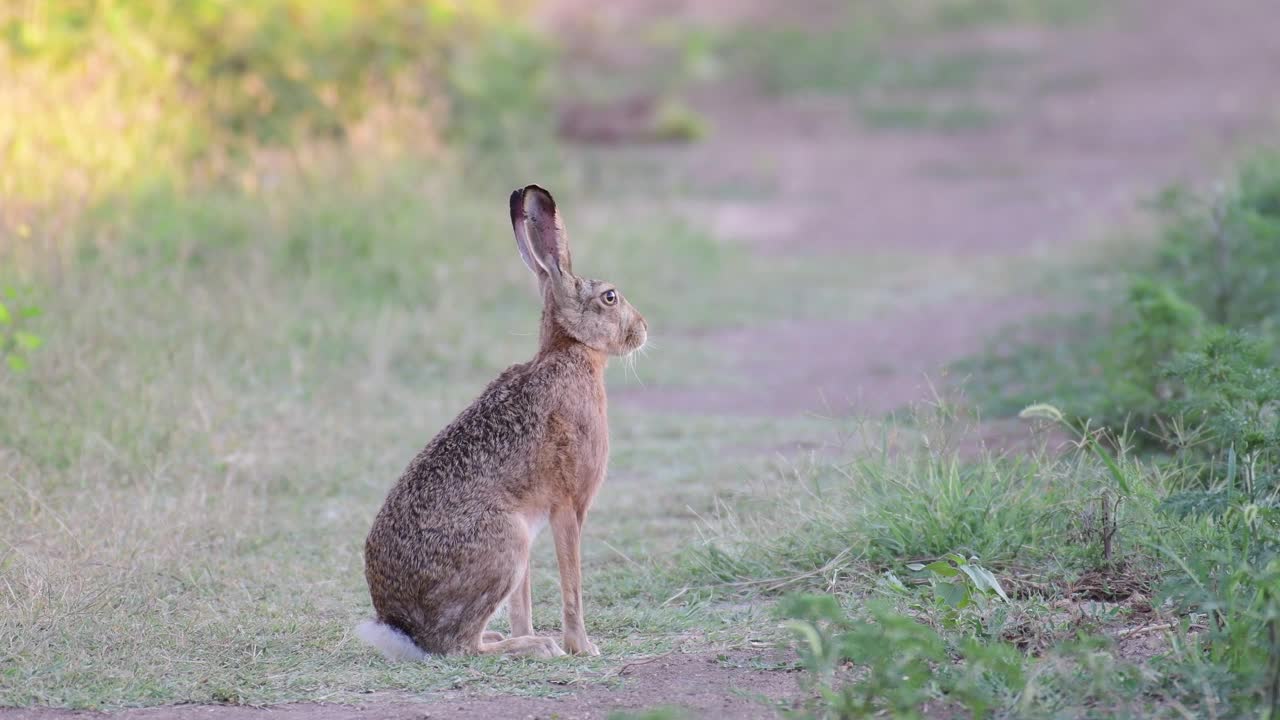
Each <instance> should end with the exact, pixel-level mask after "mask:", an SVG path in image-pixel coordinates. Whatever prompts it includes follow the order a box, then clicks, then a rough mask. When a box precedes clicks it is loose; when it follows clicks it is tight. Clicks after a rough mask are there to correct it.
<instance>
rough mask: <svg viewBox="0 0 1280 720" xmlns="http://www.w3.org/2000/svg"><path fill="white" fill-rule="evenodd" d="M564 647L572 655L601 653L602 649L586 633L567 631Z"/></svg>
mask: <svg viewBox="0 0 1280 720" xmlns="http://www.w3.org/2000/svg"><path fill="white" fill-rule="evenodd" d="M564 649H565V652H567V653H569V654H570V655H599V654H600V649H599V648H597V647H596V645H595V643H593V642H591V641H590V640H588V639H587V634H586V633H565V634H564Z"/></svg>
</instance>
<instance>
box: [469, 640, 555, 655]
mask: <svg viewBox="0 0 1280 720" xmlns="http://www.w3.org/2000/svg"><path fill="white" fill-rule="evenodd" d="M477 651H478V652H479V653H480V654H481V655H528V656H531V657H539V658H551V657H558V656H560V655H564V651H563V650H561V649H560V646H559V645H557V644H556V641H555V640H552V639H551V638H549V637H538V636H536V635H525V636H524V637H513V638H507V639H506V640H500V641H498V642H494V643H485V642H482V643H480V646H479V647H478V648H477Z"/></svg>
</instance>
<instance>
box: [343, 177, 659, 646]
mask: <svg viewBox="0 0 1280 720" xmlns="http://www.w3.org/2000/svg"><path fill="white" fill-rule="evenodd" d="M511 217H512V226H513V228H514V230H515V234H516V246H517V248H518V249H519V251H520V254H521V256H522V257H523V258H524V260H525V263H526V264H527V265H528V266H529V268H530V269H531V270H532V271H533V272H534V274H535V275H536V276H537V278H538V280H539V286H540V289H541V292H542V297H543V311H542V328H541V338H540V347H539V350H538V353H537V355H536V356H535V357H534V358H533V360H531V361H529V362H527V363H523V364H520V365H513V366H512V367H510V368H508V369H507V370H506V371H505V372H503V373H502V374H501V375H499V376H498V378H497V379H496V380H494V381H493V382H491V383H490V384H489V386H488V387H487V388H485V390H484V392H483V393H482V394H481V395H480V397H479V398H477V399H476V400H475V402H473V403H472V404H471V406H470V407H468V408H467V409H466V410H464V411H463V412H462V414H460V415H459V416H458V417H457V418H456V419H455V420H454V421H453V422H452V423H450V424H449V425H448V426H447V427H445V428H444V429H443V430H442V431H440V434H439V435H437V436H436V437H435V438H434V439H433V440H432V441H431V442H430V443H429V444H428V445H427V446H426V448H425V449H424V450H423V451H422V452H421V453H419V454H418V456H417V457H415V458H414V459H413V461H412V462H411V463H410V464H409V467H408V468H407V469H406V470H405V472H404V474H403V475H402V476H401V478H400V480H399V482H397V483H396V484H395V486H394V487H393V488H392V489H391V492H390V494H388V496H387V499H386V502H385V504H384V505H383V507H382V510H381V512H379V513H378V516H377V519H375V520H374V523H373V528H372V530H371V531H370V532H369V538H368V540H367V541H366V543H365V576H366V578H367V580H368V582H369V592H370V595H371V596H372V598H373V607H374V609H375V611H376V612H377V618H378V621H379V622H381V623H384V624H386V625H389V626H391V627H392V628H395V629H397V630H399V631H401V632H402V633H404V634H405V635H407V636H408V637H409V638H411V639H412V640H413V643H414V644H416V645H417V646H418V648H421V649H422V650H424V651H426V652H429V653H439V654H448V653H513V654H534V655H540V656H549V655H556V654H560V648H559V647H557V646H556V644H555V642H554V641H553V640H551V639H550V638H538V637H534V636H533V624H532V607H531V599H530V588H529V548H530V545H531V543H532V540H533V536H532V533H531V526H533V525H536V524H537V523H538V521H540V520H541V519H544V518H545V519H546V520H547V521H548V524H549V525H550V527H551V531H552V535H553V537H554V540H555V548H556V560H557V563H558V565H559V568H560V585H561V591H562V595H563V609H564V625H563V632H564V635H563V644H564V649H565V650H567V651H569V652H571V653H590V654H597V653H598V651H597V650H596V648H595V646H594V645H593V644H592V643H591V641H590V640H588V639H587V634H586V629H585V625H584V622H583V609H582V572H581V565H580V557H579V549H580V542H581V531H582V524H583V522H584V521H585V519H586V515H587V510H588V509H589V508H590V507H591V501H592V499H593V498H594V497H595V494H596V491H597V490H598V489H599V487H600V483H601V482H602V481H603V480H604V474H605V465H606V463H607V461H608V455H609V428H608V419H607V406H606V401H605V386H604V370H605V364H606V362H607V360H608V356H609V355H611V354H615V355H616V354H624V353H627V352H631V351H634V350H635V349H637V348H638V347H640V346H641V345H642V344H643V343H644V341H645V338H646V334H647V328H646V326H645V322H644V319H643V318H642V317H641V316H640V314H639V313H638V312H636V311H635V309H634V308H632V307H631V305H630V304H629V303H627V301H626V300H624V299H623V298H622V296H621V294H616V295H615V297H616V301H615V302H614V304H612V305H610V304H608V303H607V302H606V295H605V293H607V292H608V291H611V290H612V291H613V292H614V293H616V289H614V288H613V287H612V285H610V284H608V283H605V282H602V281H599V280H587V279H583V278H580V277H578V276H576V275H574V274H573V271H572V266H571V260H570V255H569V246H568V238H567V237H566V236H565V233H564V225H563V223H562V221H561V219H560V217H559V214H558V212H557V211H556V207H555V201H554V200H553V199H552V198H551V195H550V194H549V193H547V192H546V191H545V190H542V189H541V188H539V187H537V186H535V185H530V186H529V187H527V188H525V189H523V190H517V191H516V192H514V193H512V196H511ZM508 599H509V600H510V606H511V627H512V637H511V638H509V639H501V636H500V635H498V634H497V633H487V632H485V626H486V624H487V623H488V621H489V619H490V617H491V616H492V615H493V614H494V612H495V611H496V610H497V609H498V607H499V606H500V605H501V603H502V602H504V601H507V600H508Z"/></svg>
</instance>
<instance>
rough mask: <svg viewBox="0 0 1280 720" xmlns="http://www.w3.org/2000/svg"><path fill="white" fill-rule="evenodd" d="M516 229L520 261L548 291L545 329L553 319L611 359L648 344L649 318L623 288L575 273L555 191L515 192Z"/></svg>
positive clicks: (532, 188) (544, 291) (535, 188)
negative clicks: (639, 309)
mask: <svg viewBox="0 0 1280 720" xmlns="http://www.w3.org/2000/svg"><path fill="white" fill-rule="evenodd" d="M511 226H512V227H513V228H514V229H515V233H516V247H517V248H518V249H519V250H520V257H522V258H524V264H525V265H528V266H529V269H530V270H532V271H533V274H534V275H536V276H537V278H538V285H539V287H540V288H541V289H542V298H543V303H544V308H543V322H544V328H545V323H546V322H547V321H550V322H552V323H554V324H555V325H556V326H557V327H558V328H560V329H561V330H562V331H563V332H564V333H566V334H567V335H569V336H570V337H572V338H573V339H574V340H577V341H578V342H580V343H582V344H583V345H586V346H587V347H590V348H592V349H595V350H598V351H600V352H603V353H608V354H610V355H625V354H627V353H629V352H631V351H633V350H636V349H638V348H639V347H640V346H641V345H644V342H645V339H646V337H647V336H648V327H647V326H646V325H645V322H644V318H643V317H641V316H640V313H639V312H637V311H636V309H635V308H634V307H632V306H631V303H629V302H627V301H626V299H625V298H623V297H622V293H621V292H619V291H618V288H617V287H615V286H614V285H613V283H610V282H607V281H605V280H589V279H587V278H582V277H578V276H577V275H574V274H573V264H572V262H571V261H570V259H569V238H568V236H566V235H565V232H564V222H563V221H561V219H560V213H559V212H557V211H556V201H555V200H553V199H552V197H551V193H549V192H547V191H546V190H543V189H542V188H540V187H538V186H537V185H530V186H528V187H526V188H524V189H522V190H516V191H515V192H513V193H511ZM545 341H546V336H545V333H544V342H545Z"/></svg>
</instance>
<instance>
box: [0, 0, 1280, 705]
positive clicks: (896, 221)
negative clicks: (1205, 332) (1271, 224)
mask: <svg viewBox="0 0 1280 720" xmlns="http://www.w3.org/2000/svg"><path fill="white" fill-rule="evenodd" d="M724 4H725V3H714V2H713V3H694V2H692V1H690V2H674V3H668V4H667V5H669V6H670V7H669V9H670V10H672V11H673V12H687V13H692V12H694V8H697V14H698V15H699V16H700V17H703V18H707V17H710V18H713V19H714V18H715V17H716V9H717V6H718V5H724ZM569 5H570V6H572V3H570V4H569ZM632 6H642V7H648V8H649V12H652V6H645V5H644V3H642V2H640V0H632V2H629V3H614V4H611V5H610V11H611V12H620V13H624V14H625V13H626V12H627V11H628V8H631V9H634V8H633V7H632ZM619 8H621V9H619ZM761 12H762V11H761V9H760V7H759V5H758V4H757V5H756V6H753V8H752V9H751V10H749V11H748V12H745V13H744V15H745V16H746V17H756V18H759V17H767V16H768V12H764V13H763V14H760V13H761ZM1277 23H1280V11H1278V10H1277V6H1276V5H1275V2H1274V0H1226V1H1225V2H1223V3H1217V4H1215V3H1206V2H1203V0H1137V1H1136V2H1133V3H1131V7H1130V8H1129V9H1128V10H1126V11H1125V12H1123V13H1120V14H1118V15H1117V16H1116V17H1115V18H1113V19H1109V20H1107V21H1105V22H1103V23H1100V25H1093V26H1089V27H1085V28H1080V29H1073V30H1067V31H1064V30H1055V31H1052V32H1050V31H1038V30H1025V31H1017V32H1008V31H1007V32H992V33H985V34H975V35H969V36H963V37H957V38H956V39H955V42H958V43H983V44H985V45H986V46H988V47H990V46H1000V47H1007V48H1010V49H1014V50H1024V51H1029V52H1028V57H1030V58H1031V59H1030V60H1028V62H1029V63H1030V66H1029V67H1027V68H1025V69H1023V70H1020V71H1019V72H1018V73H1016V75H1015V77H1014V78H1013V79H1012V80H1010V81H1009V82H1008V83H1005V84H1002V85H1001V86H1000V87H998V88H994V89H990V90H984V92H991V93H992V95H993V98H992V99H993V102H995V103H996V104H997V105H998V106H1000V107H1002V108H1005V111H1004V114H1003V115H1002V118H1001V120H1000V122H999V123H997V124H995V125H994V126H992V127H990V128H986V129H982V130H977V131H967V132H963V133H940V132H932V131H910V132H908V131H884V130H869V129H865V128H860V127H859V125H858V124H857V121H856V119H854V118H851V117H850V116H849V109H848V102H847V99H846V100H843V101H841V102H838V103H837V102H824V101H823V100H821V99H820V98H819V99H816V100H815V99H813V98H810V99H803V98H795V99H788V100H779V99H777V98H767V97H763V96H761V95H759V94H755V93H753V92H749V91H744V90H743V89H741V88H733V87H726V88H723V89H721V90H716V91H713V92H711V93H710V94H709V95H708V96H707V97H706V98H704V100H703V101H702V102H701V103H700V106H701V107H700V109H702V110H703V111H704V112H706V113H707V114H708V115H709V116H710V117H711V120H712V122H713V124H714V127H715V128H716V132H715V133H714V134H713V135H712V137H710V138H709V139H708V140H707V141H706V142H702V143H698V144H694V145H691V146H689V147H686V148H678V149H670V148H668V149H661V150H656V151H655V152H661V153H665V154H666V157H665V158H664V161H670V162H671V163H678V164H680V165H682V166H683V167H685V168H687V169H688V170H687V172H690V173H693V174H694V175H695V176H696V175H697V174H698V173H702V174H704V175H706V176H707V177H708V178H710V177H711V176H715V177H714V179H715V180H716V181H723V180H725V179H730V180H732V179H746V180H748V181H749V180H752V179H755V178H758V176H759V175H760V173H761V170H760V168H762V167H764V168H770V170H769V171H768V172H769V173H770V175H771V180H772V184H774V185H776V188H777V192H776V193H773V194H772V195H771V196H770V197H768V198H766V199H762V200H758V201H751V202H743V201H736V200H725V201H714V200H702V201H698V202H697V203H693V204H691V206H690V207H688V208H686V209H687V211H688V212H689V213H690V214H691V215H692V216H693V217H694V218H695V220H696V221H698V222H700V223H702V224H705V225H706V226H709V227H711V228H713V229H714V230H715V231H716V232H718V233H720V234H722V235H724V236H726V237H729V238H733V239H737V240H740V241H742V242H746V243H749V244H750V245H751V246H752V247H754V248H755V249H756V250H757V251H758V252H761V253H771V254H779V255H788V254H809V255H814V254H816V255H823V254H841V255H842V254H855V255H856V254H859V253H876V252H881V251H884V250H893V251H905V252H907V253H915V254H919V255H922V256H923V255H925V254H928V255H933V256H936V255H945V256H949V257H951V258H953V259H954V262H955V263H957V264H965V263H972V262H977V261H980V260H981V259H982V258H984V257H990V256H993V255H1010V254H1019V253H1028V252H1031V251H1033V250H1035V249H1037V248H1043V247H1045V246H1055V245H1058V244H1061V243H1068V242H1074V241H1079V240H1082V239H1085V238H1087V237H1088V236H1089V235H1090V233H1091V232H1092V231H1093V230H1094V229H1096V228H1100V227H1104V226H1105V225H1106V224H1107V223H1109V222H1115V221H1117V220H1118V219H1123V218H1124V217H1125V216H1126V215H1127V214H1129V213H1130V212H1132V210H1133V208H1134V206H1135V203H1136V202H1137V201H1138V200H1139V199H1140V198H1141V197H1143V196H1144V194H1146V193H1149V192H1150V191H1152V190H1154V189H1156V188H1159V187H1160V186H1161V185H1163V184H1165V183H1167V182H1169V181H1172V180H1175V179H1179V178H1193V177H1197V176H1203V175H1204V168H1205V167H1206V162H1207V163H1208V167H1211V168H1213V167H1216V166H1217V165H1218V164H1219V163H1220V161H1221V159H1222V158H1223V157H1224V154H1225V152H1226V151H1227V150H1229V149H1230V148H1231V147H1232V145H1233V143H1236V142H1238V141H1240V140H1242V139H1245V138H1248V137H1250V136H1251V135H1254V134H1256V133H1257V132H1258V131H1259V130H1261V129H1264V128H1268V127H1271V126H1272V125H1273V124H1274V122H1275V120H1276V119H1277V109H1278V108H1280V83H1277V82H1276V72H1277V70H1280V43H1277V42H1275V41H1274V30H1275V28H1276V26H1277ZM1035 309H1037V307H1036V305H1035V303H1034V302H1027V298H1007V297H1006V298H998V299H989V298H985V297H971V298H954V297H948V298H946V299H945V300H940V301H937V302H933V303H925V304H923V305H916V306H914V307H910V308H905V309H901V310H896V311H890V312H885V313H881V314H879V315H877V316H876V317H872V318H859V319H856V320H831V321H812V322H804V323H779V324H777V325H774V326H766V327H754V328H749V329H738V330H726V331H724V332H721V333H715V334H712V335H711V336H708V337H705V338H703V339H700V340H699V341H700V342H706V343H709V346H710V347H715V348H720V349H723V350H724V352H723V357H724V361H725V362H727V363H731V364H732V366H733V367H732V369H733V370H735V371H737V372H739V373H741V374H742V375H744V376H749V377H752V378H759V379H760V381H759V382H755V383H752V384H751V385H750V386H748V387H745V388H737V387H734V388H714V387H713V388H706V389H700V390H697V391H691V390H685V389H662V388H648V389H645V390H643V391H639V390H626V391H624V392H622V393H619V394H618V395H616V396H615V397H614V402H615V403H617V404H620V405H631V406H633V407H641V408H655V409H661V410H672V411H677V412H683V413H699V412H724V413H767V414H774V413H783V414H791V413H801V412H805V411H809V410H825V411H829V410H831V409H832V408H833V405H834V406H836V407H835V409H836V410H837V411H849V410H850V409H857V410H861V411H883V410H888V409H892V408H894V407H897V406H900V405H902V404H904V403H907V402H910V401H912V400H915V399H917V398H919V397H920V396H921V394H922V393H923V392H924V383H923V381H922V377H923V375H924V374H925V373H929V372H933V371H936V370H937V369H938V368H939V367H940V366H942V365H944V364H946V363H948V362H950V361H952V360H955V359H956V358H958V357H959V356H962V355H965V354H968V353H972V352H974V351H977V350H979V349H981V346H982V341H983V339H984V338H986V337H989V336H990V335H991V334H993V333H994V332H996V331H997V330H999V329H1000V328H1001V327H1003V326H1005V325H1007V324H1009V323H1011V322H1014V321H1016V320H1018V319H1020V318H1024V317H1026V316H1027V315H1028V313H1030V312H1032V311H1034V310H1035ZM762 337H763V338H770V341H768V342H761V341H760V338H762ZM732 659H733V658H730V660H732ZM738 659H739V660H743V662H724V661H717V658H716V656H715V655H714V654H712V655H708V654H706V653H694V654H684V655H681V654H674V655H671V656H668V657H665V658H661V659H658V660H656V661H654V662H651V663H647V664H644V665H637V666H635V667H632V668H629V669H628V670H627V672H626V674H625V675H624V676H623V677H621V678H619V680H618V684H617V685H616V686H606V685H592V686H588V687H584V688H582V689H580V690H573V689H571V688H563V687H556V688H549V689H548V691H549V692H552V693H564V694H562V695H560V696H559V697H554V698H528V697H489V698H486V697H473V696H469V695H466V694H464V693H452V694H445V695H443V696H441V697H439V698H438V699H434V700H431V701H429V702H426V703H417V702H414V703H404V702H397V701H394V700H385V701H384V700H375V701H373V702H371V703H370V704H368V705H362V706H339V705H291V706H283V707H278V708H270V709H255V708H244V707H227V706H211V707H205V706H178V707H167V708H153V709H147V710H137V711H130V712H127V713H124V715H125V716H127V717H131V718H205V717H211V718H219V719H225V720H239V719H241V718H267V717H279V718H301V717H307V718H311V717H315V718H347V717H359V718H374V717H379V718H380V717H389V718H535V717H536V718H552V717H558V718H598V717H605V716H606V715H607V714H608V712H609V711H610V710H612V709H616V708H627V709H642V708H651V707H656V706H663V705H679V706H683V707H686V708H689V709H691V710H692V711H693V713H694V714H695V715H696V716H698V717H708V718H750V717H768V716H770V715H771V713H770V712H769V711H768V710H767V708H766V706H765V705H763V704H761V703H760V702H758V700H756V699H753V696H757V695H762V696H765V697H769V698H773V699H779V698H786V697H794V695H795V693H796V685H795V675H794V674H791V673H783V672H777V671H773V672H769V671H762V670H757V669H750V667H749V663H747V662H745V660H747V659H749V658H738ZM620 668H621V666H620ZM72 715H73V714H71V713H66V712H61V711H49V710H0V718H5V719H7V720H12V719H15V718H23V719H26V718H32V719H35V718H39V719H41V720H44V719H46V718H61V717H69V716H72ZM74 715H78V714H74Z"/></svg>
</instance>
